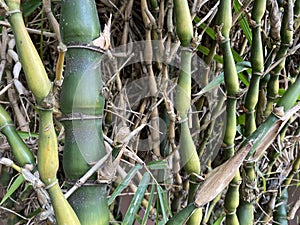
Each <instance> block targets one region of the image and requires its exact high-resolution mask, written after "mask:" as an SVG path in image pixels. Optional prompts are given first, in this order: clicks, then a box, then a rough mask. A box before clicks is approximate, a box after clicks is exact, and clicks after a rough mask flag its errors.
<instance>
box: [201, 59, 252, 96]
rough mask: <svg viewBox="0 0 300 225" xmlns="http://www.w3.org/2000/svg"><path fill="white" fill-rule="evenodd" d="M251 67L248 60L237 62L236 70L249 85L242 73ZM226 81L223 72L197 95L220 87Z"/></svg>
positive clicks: (247, 84)
mask: <svg viewBox="0 0 300 225" xmlns="http://www.w3.org/2000/svg"><path fill="white" fill-rule="evenodd" d="M249 68H251V63H250V62H248V61H243V62H239V63H237V64H236V71H237V72H238V73H239V78H240V80H241V81H242V82H243V83H244V84H245V85H246V86H249V81H248V80H247V79H245V77H243V76H241V75H240V73H241V72H243V71H245V70H248V69H249ZM223 82H224V73H223V72H221V73H220V74H219V76H217V77H216V78H214V79H213V80H212V81H211V82H209V83H208V84H207V85H206V86H205V87H204V88H203V89H202V90H201V91H200V92H199V93H197V94H195V96H199V95H203V94H205V93H206V92H209V91H210V90H212V89H214V88H216V87H218V86H219V85H220V84H221V83H223Z"/></svg>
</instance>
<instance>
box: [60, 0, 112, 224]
mask: <svg viewBox="0 0 300 225" xmlns="http://www.w3.org/2000/svg"><path fill="white" fill-rule="evenodd" d="M60 24H61V27H60V29H61V35H62V41H63V43H64V44H65V45H66V46H67V48H68V50H67V52H66V68H65V73H64V77H65V78H64V81H63V85H62V91H61V99H60V105H61V110H62V113H63V116H62V118H61V122H62V123H63V125H64V127H65V145H64V152H63V166H64V172H65V174H66V178H67V180H68V182H70V183H74V182H76V181H77V180H78V179H79V178H80V177H81V176H83V175H84V174H85V173H86V172H87V171H88V170H89V168H90V167H91V165H92V164H93V163H95V162H96V161H98V160H99V159H101V158H102V157H103V156H104V155H105V154H106V150H105V147H104V142H103V133H102V116H103V109H104V97H103V96H102V94H101V93H102V86H103V84H102V78H101V71H100V61H101V57H102V53H99V52H97V51H93V50H90V49H87V48H85V46H87V45H91V44H92V41H93V40H94V39H96V38H98V37H99V35H100V24H99V18H98V14H97V9H96V5H95V1H93V0H76V1H68V0H63V1H62V6H61V18H60ZM74 46H75V47H74ZM87 146H88V147H87ZM96 175H97V174H94V175H93V176H92V177H90V178H89V180H88V181H87V184H84V185H83V186H82V187H80V188H79V189H77V190H76V191H75V192H74V193H73V194H72V195H71V196H70V198H69V199H68V200H69V202H70V204H71V205H72V207H73V209H74V210H75V212H76V214H77V216H78V218H79V220H80V223H81V225H90V224H93V225H104V224H105V225H106V224H108V223H109V210H108V203H107V197H106V183H107V182H106V181H101V182H100V183H98V182H97V176H96ZM82 199H84V204H83V203H82Z"/></svg>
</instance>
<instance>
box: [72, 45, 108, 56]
mask: <svg viewBox="0 0 300 225" xmlns="http://www.w3.org/2000/svg"><path fill="white" fill-rule="evenodd" d="M71 48H78V49H87V50H91V51H94V52H99V53H102V54H104V53H105V51H104V50H102V49H101V48H99V47H97V46H93V45H88V44H80V43H76V44H69V45H67V49H71Z"/></svg>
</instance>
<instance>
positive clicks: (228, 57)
mask: <svg viewBox="0 0 300 225" xmlns="http://www.w3.org/2000/svg"><path fill="white" fill-rule="evenodd" d="M216 25H217V32H218V36H219V37H218V39H219V40H218V41H219V43H220V45H221V48H222V52H223V60H224V61H223V68H224V81H225V88H226V92H227V100H226V129H225V135H224V139H223V147H224V151H225V152H224V154H225V157H226V158H227V159H229V158H230V157H232V156H233V154H234V138H235V135H236V102H237V99H236V98H237V94H238V91H239V81H238V76H237V72H236V67H235V62H234V59H233V55H232V52H231V47H230V29H231V26H232V12H231V1H230V0H221V1H220V5H219V7H218V14H217V19H216ZM239 185H240V174H239V172H238V171H237V173H236V175H235V177H234V179H233V180H232V181H231V183H230V184H229V187H228V190H227V193H226V196H225V200H224V208H225V212H226V224H231V225H235V224H238V218H237V215H236V209H237V207H238V205H239Z"/></svg>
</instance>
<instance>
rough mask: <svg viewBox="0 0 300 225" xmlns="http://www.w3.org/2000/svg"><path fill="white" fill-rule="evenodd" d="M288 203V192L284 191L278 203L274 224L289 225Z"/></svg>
mask: <svg viewBox="0 0 300 225" xmlns="http://www.w3.org/2000/svg"><path fill="white" fill-rule="evenodd" d="M287 202H288V190H287V189H284V190H283V192H282V194H281V196H280V197H279V198H278V199H277V201H276V206H275V210H274V214H273V216H274V219H273V224H274V225H275V224H276V225H277V224H280V225H288V224H289V222H288V220H287Z"/></svg>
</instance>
